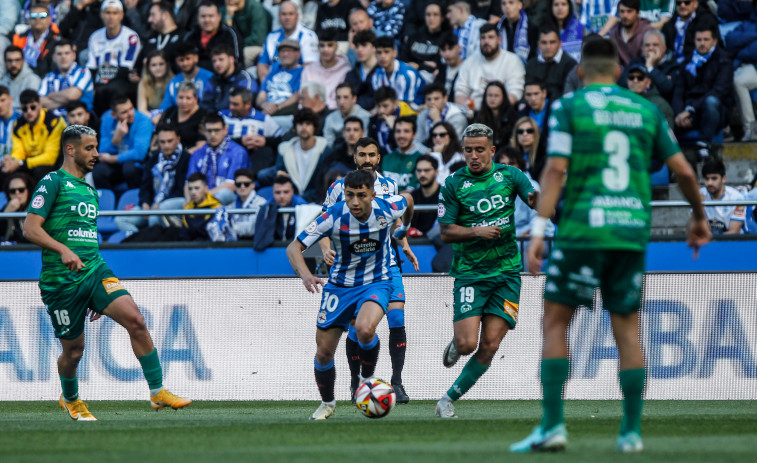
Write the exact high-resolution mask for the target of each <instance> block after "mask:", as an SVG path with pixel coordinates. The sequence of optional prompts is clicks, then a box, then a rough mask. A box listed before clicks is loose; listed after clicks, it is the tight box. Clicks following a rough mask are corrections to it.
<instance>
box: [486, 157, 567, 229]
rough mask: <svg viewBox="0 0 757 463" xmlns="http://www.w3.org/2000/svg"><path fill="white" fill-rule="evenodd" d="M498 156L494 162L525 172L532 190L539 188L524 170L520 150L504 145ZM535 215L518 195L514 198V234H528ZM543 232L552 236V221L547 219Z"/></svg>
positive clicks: (524, 163)
mask: <svg viewBox="0 0 757 463" xmlns="http://www.w3.org/2000/svg"><path fill="white" fill-rule="evenodd" d="M498 157H499V159H497V160H495V162H497V163H499V164H506V165H508V166H513V167H517V168H518V169H520V171H521V172H523V173H524V174H526V177H527V178H528V180H529V181H530V182H531V186H533V188H534V191H540V190H541V188H540V186H539V182H537V181H536V180H534V179H533V177H531V174H530V173H529V172H528V170H526V162H525V160H524V159H523V156H521V155H520V151H518V150H517V149H515V148H513V147H512V146H506V147H505V149H504V150H502V151H501V152H500V153H499V154H498ZM536 215H537V213H536V210H535V209H531V208H530V207H529V206H528V204H526V203H524V202H523V200H522V199H520V197H517V198H515V214H514V217H513V219H514V222H515V224H514V225H515V236H520V237H527V236H529V235H530V233H531V225H532V224H533V221H534V219H535V218H536ZM544 234H545V236H553V235H554V234H555V226H554V224H553V223H552V221H547V228H546V230H545V233H544Z"/></svg>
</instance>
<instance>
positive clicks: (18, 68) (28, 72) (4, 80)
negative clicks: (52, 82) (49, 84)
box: [0, 45, 41, 109]
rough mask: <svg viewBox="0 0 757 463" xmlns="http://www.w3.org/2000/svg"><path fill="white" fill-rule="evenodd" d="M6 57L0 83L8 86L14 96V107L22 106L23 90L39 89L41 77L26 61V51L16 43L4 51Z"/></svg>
mask: <svg viewBox="0 0 757 463" xmlns="http://www.w3.org/2000/svg"><path fill="white" fill-rule="evenodd" d="M3 58H4V59H5V74H4V75H3V76H2V77H0V85H2V86H4V87H6V88H7V89H8V91H9V92H10V95H11V97H12V98H13V107H14V108H16V109H19V108H20V107H21V103H20V101H21V100H20V99H19V97H20V96H21V92H23V91H24V90H35V91H36V90H37V89H39V84H40V82H41V81H40V78H39V76H38V75H37V74H35V73H34V71H32V69H31V68H30V67H29V65H28V64H26V61H24V52H23V50H21V49H20V48H18V47H17V46H15V45H11V46H9V47H8V48H6V49H5V52H4V53H3Z"/></svg>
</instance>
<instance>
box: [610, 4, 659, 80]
mask: <svg viewBox="0 0 757 463" xmlns="http://www.w3.org/2000/svg"><path fill="white" fill-rule="evenodd" d="M640 10H641V0H620V3H619V4H618V16H620V22H619V23H618V24H616V25H615V26H614V27H613V28H612V29H611V30H610V38H611V39H612V40H613V41H614V42H615V43H616V44H617V46H618V58H619V59H620V65H621V66H623V67H626V66H628V63H629V62H631V60H632V59H634V58H637V57H639V56H641V49H642V41H643V40H644V34H646V33H647V32H648V31H650V30H652V26H651V24H650V23H649V20H647V19H643V18H641V17H640V16H639V11H640Z"/></svg>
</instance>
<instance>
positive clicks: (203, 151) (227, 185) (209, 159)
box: [187, 113, 250, 205]
mask: <svg viewBox="0 0 757 463" xmlns="http://www.w3.org/2000/svg"><path fill="white" fill-rule="evenodd" d="M203 127H204V128H205V137H206V138H207V139H208V142H207V143H206V144H205V145H203V146H202V148H200V149H198V150H197V151H195V153H194V154H193V155H192V157H191V158H190V160H189V171H188V172H187V175H188V177H187V181H189V179H190V177H189V176H191V175H192V174H194V173H195V172H199V173H201V174H202V175H203V176H204V177H205V178H206V179H207V185H208V188H210V193H212V195H213V196H215V197H216V198H218V200H219V201H220V202H221V203H223V204H224V205H226V204H231V203H233V202H234V199H235V196H234V172H236V171H237V169H242V168H247V169H249V168H250V158H249V157H248V156H247V151H246V150H245V149H244V147H242V146H241V145H239V144H237V143H234V142H233V141H232V140H231V138H229V131H228V127H227V126H226V122H225V121H224V120H223V117H221V116H220V115H219V114H216V113H209V114H208V115H207V116H205V120H204V121H203Z"/></svg>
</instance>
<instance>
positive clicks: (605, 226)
mask: <svg viewBox="0 0 757 463" xmlns="http://www.w3.org/2000/svg"><path fill="white" fill-rule="evenodd" d="M548 123H549V127H550V132H549V142H548V144H547V155H548V156H559V157H565V158H568V159H569V160H570V166H569V167H568V178H567V183H566V184H565V200H564V203H563V210H562V215H561V218H560V224H559V228H558V232H557V245H558V246H560V247H562V248H566V249H567V248H574V249H618V250H630V251H643V250H644V249H645V247H646V244H647V242H648V241H649V228H650V217H651V208H650V206H649V201H650V199H651V196H652V187H651V184H650V180H649V173H648V171H649V166H650V162H651V159H652V156H654V157H656V158H657V159H659V160H660V161H665V160H666V159H667V158H669V157H671V156H673V155H674V154H676V153H678V152H679V151H680V150H681V149H680V148H679V147H678V143H677V142H676V139H675V136H674V135H673V132H672V131H671V130H670V127H668V124H667V123H666V122H665V117H664V116H663V115H662V113H661V112H660V110H659V109H658V108H657V106H655V105H654V104H653V103H650V102H649V101H648V100H646V99H645V98H643V97H641V96H639V95H636V94H635V93H633V92H631V91H629V90H625V89H622V88H620V87H618V86H616V85H600V84H594V85H589V86H588V87H585V88H583V89H581V90H578V91H576V92H574V93H571V94H567V95H565V96H563V97H562V98H561V99H559V100H557V101H556V102H555V103H553V104H552V112H551V116H550V118H549V122H548Z"/></svg>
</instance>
